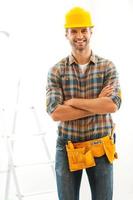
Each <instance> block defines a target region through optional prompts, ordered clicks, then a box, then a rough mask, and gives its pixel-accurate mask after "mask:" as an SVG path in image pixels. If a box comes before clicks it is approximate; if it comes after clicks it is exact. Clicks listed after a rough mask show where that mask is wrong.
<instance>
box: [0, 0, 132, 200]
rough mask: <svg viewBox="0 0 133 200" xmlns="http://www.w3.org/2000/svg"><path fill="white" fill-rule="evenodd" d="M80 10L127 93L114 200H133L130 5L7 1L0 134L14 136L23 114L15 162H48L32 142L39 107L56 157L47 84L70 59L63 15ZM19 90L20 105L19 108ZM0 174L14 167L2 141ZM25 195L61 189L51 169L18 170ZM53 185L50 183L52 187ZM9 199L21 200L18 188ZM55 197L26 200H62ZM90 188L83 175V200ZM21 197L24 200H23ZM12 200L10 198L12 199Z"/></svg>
mask: <svg viewBox="0 0 133 200" xmlns="http://www.w3.org/2000/svg"><path fill="white" fill-rule="evenodd" d="M75 5H79V6H83V7H85V8H86V9H88V10H90V11H91V12H92V15H93V19H94V23H95V28H94V33H93V37H92V49H93V50H94V52H95V53H97V54H99V55H101V56H104V57H107V58H109V59H111V60H113V62H114V63H115V64H116V66H117V69H118V71H119V74H120V82H121V88H122V94H123V104H122V107H121V110H120V111H119V112H118V113H116V114H114V116H113V117H114V120H115V121H116V123H117V127H116V132H117V147H118V152H119V160H118V161H116V162H115V164H114V166H115V170H114V174H115V183H114V188H115V190H114V199H115V200H119V199H128V200H131V199H133V192H132V186H133V173H132V167H133V162H132V145H133V142H132V139H133V136H132V127H131V125H132V110H133V109H132V99H133V93H132V65H133V60H132V52H133V39H132V35H133V25H132V21H133V14H132V13H133V3H132V1H131V0H128V1H127V0H123V1H120V0H117V1H116V0H101V1H94V0H82V1H81V0H73V1H71V0H67V1H65V0H56V1H53V0H49V1H47V3H46V2H45V1H43V0H32V1H31V0H23V1H20V0H12V1H10V0H1V1H0V31H3V30H5V31H7V32H9V33H10V37H6V36H5V35H4V34H3V33H2V32H0V134H1V135H8V134H11V133H12V130H13V122H14V120H15V118H14V113H15V114H16V116H17V119H16V126H15V134H16V136H17V138H18V140H17V142H15V145H14V154H15V163H17V164H24V163H32V162H43V161H44V160H47V159H46V154H45V152H44V148H43V145H42V143H41V138H39V137H38V138H37V137H30V136H31V135H32V134H34V133H35V134H36V133H38V131H39V130H38V127H37V124H36V119H35V118H34V114H33V111H32V109H31V106H34V107H35V108H36V111H37V114H38V117H39V120H40V125H41V131H44V130H45V131H46V132H47V134H46V139H47V143H48V145H49V148H50V149H51V154H52V158H53V159H54V153H55V140H56V123H55V122H52V120H51V119H50V118H49V116H48V115H47V114H46V113H45V110H44V98H45V83H46V76H47V71H48V69H49V67H51V66H52V65H54V64H55V63H56V62H57V61H58V60H59V59H60V58H62V57H64V56H66V55H67V54H68V53H70V47H69V44H68V43H67V41H66V39H65V36H64V29H63V22H64V13H65V12H66V11H67V10H68V9H69V8H71V7H72V6H75ZM18 89H19V100H18V104H17V107H16V101H17V95H18ZM0 149H1V150H0V170H4V169H6V167H7V154H6V149H5V139H3V138H1V140H0ZM17 173H18V177H19V181H20V183H21V190H22V193H32V192H33V191H34V192H38V191H43V190H45V189H53V188H55V183H54V182H53V180H54V179H53V178H52V175H51V173H50V171H49V169H48V168H47V169H46V168H45V167H44V165H38V166H32V167H23V168H18V169H17ZM5 179H6V174H5V173H0V199H2V200H5V199H3V198H4V186H5ZM48 180H51V181H50V183H49V185H48ZM11 188H12V190H11V191H10V199H9V200H11V199H13V200H15V198H16V197H15V195H14V194H15V190H14V184H13V182H11ZM53 195H54V196H52V194H51V196H50V194H48V195H47V196H41V195H40V196H38V197H31V198H27V199H32V200H34V199H36V198H37V199H38V200H41V199H44V200H49V199H50V200H52V199H53V200H55V198H56V197H55V194H53ZM87 196H89V189H88V184H87V180H86V176H84V178H83V181H82V187H81V199H82V200H88V197H87ZM16 199H17V198H16ZM6 200H7V199H6Z"/></svg>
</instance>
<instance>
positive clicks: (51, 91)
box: [46, 7, 121, 200]
mask: <svg viewBox="0 0 133 200" xmlns="http://www.w3.org/2000/svg"><path fill="white" fill-rule="evenodd" d="M65 20H66V21H65V29H66V38H67V39H68V41H69V42H70V45H71V47H72V53H71V55H69V56H68V57H66V58H64V59H62V60H61V61H60V62H58V63H57V64H56V65H55V66H54V67H52V68H51V69H50V72H49V74H48V83H47V95H46V96H47V112H48V113H49V114H50V115H51V117H52V119H53V120H54V121H60V123H59V125H58V138H57V145H56V161H55V170H56V179H57V189H58V196H59V200H79V189H80V183H81V176H82V169H80V170H77V171H70V169H69V164H68V155H67V152H66V144H67V142H68V141H72V142H73V143H77V142H78V143H79V142H85V141H93V140H96V139H102V138H106V137H108V136H109V135H110V133H111V131H112V129H113V121H112V118H111V115H110V113H114V112H116V111H117V110H118V109H119V108H120V104H121V96H120V87H119V83H118V76H117V72H116V68H115V66H114V64H113V63H112V62H111V61H109V60H107V59H104V58H101V57H99V56H97V55H95V54H94V53H93V52H92V50H91V48H90V39H91V35H92V29H93V26H94V25H93V24H92V20H91V15H90V13H89V12H88V11H86V10H84V9H83V8H80V7H74V8H72V9H71V10H70V11H69V12H68V13H67V14H66V18H65ZM98 141H99V140H98ZM94 160H95V166H93V167H88V168H86V169H85V170H86V173H87V176H88V180H89V183H90V188H91V195H92V200H112V194H113V164H112V163H110V162H109V160H108V159H107V155H106V154H105V153H104V155H102V156H100V157H95V155H94Z"/></svg>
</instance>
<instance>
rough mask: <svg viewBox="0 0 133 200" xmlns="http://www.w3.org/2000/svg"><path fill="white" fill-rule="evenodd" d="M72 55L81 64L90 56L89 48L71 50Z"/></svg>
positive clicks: (86, 61)
mask: <svg viewBox="0 0 133 200" xmlns="http://www.w3.org/2000/svg"><path fill="white" fill-rule="evenodd" d="M72 55H73V56H74V57H75V59H76V60H77V62H78V63H79V64H81V65H83V64H86V63H88V62H89V60H90V56H91V49H87V50H84V51H79V50H78V51H72Z"/></svg>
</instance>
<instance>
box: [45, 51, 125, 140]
mask: <svg viewBox="0 0 133 200" xmlns="http://www.w3.org/2000/svg"><path fill="white" fill-rule="evenodd" d="M107 85H113V86H114V92H113V94H112V96H111V97H110V98H111V99H112V100H113V101H114V103H115V104H116V105H117V107H118V108H119V107H120V104H121V92H120V86H119V81H118V74H117V72H116V68H115V66H114V64H113V63H112V62H111V61H109V60H107V59H104V58H101V57H99V56H97V55H94V54H93V53H92V55H91V57H90V61H89V63H88V65H87V69H86V71H85V72H84V73H82V72H81V71H80V69H79V66H78V63H77V62H76V60H75V59H74V57H73V56H72V55H70V56H68V57H66V58H64V59H62V60H61V61H60V62H58V63H57V64H56V65H55V66H54V67H52V68H51V69H50V71H49V73H48V82H47V92H46V102H47V112H48V113H49V114H51V113H52V112H53V111H54V110H55V109H56V107H57V106H58V104H63V102H64V101H65V100H68V99H71V98H84V99H93V98H97V97H98V95H99V94H100V92H101V90H102V89H103V87H105V86H107ZM112 128H113V121H112V118H111V115H110V113H108V114H95V115H93V116H88V117H84V118H81V119H77V120H72V121H65V122H60V123H59V125H58V134H59V135H60V136H63V137H64V138H66V139H70V140H73V141H85V140H90V139H95V138H100V137H104V136H106V135H108V134H110V132H111V130H112Z"/></svg>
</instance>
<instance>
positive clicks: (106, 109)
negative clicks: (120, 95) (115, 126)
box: [65, 97, 117, 114]
mask: <svg viewBox="0 0 133 200" xmlns="http://www.w3.org/2000/svg"><path fill="white" fill-rule="evenodd" d="M65 104H66V105H70V106H72V107H74V108H78V109H84V110H86V111H89V112H92V113H96V114H106V113H113V112H115V111H116V110H117V106H116V104H115V103H114V102H113V101H112V99H111V98H110V97H101V98H95V99H76V98H75V99H70V100H68V101H66V102H65Z"/></svg>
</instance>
